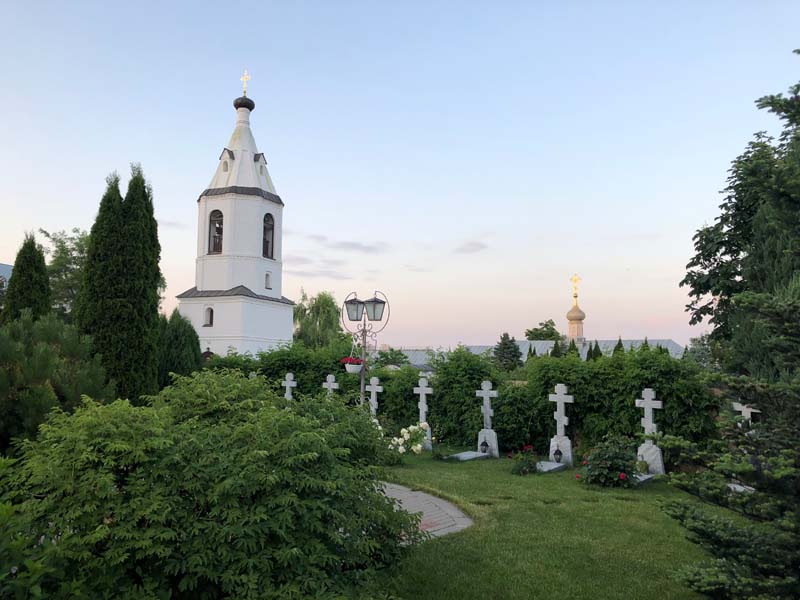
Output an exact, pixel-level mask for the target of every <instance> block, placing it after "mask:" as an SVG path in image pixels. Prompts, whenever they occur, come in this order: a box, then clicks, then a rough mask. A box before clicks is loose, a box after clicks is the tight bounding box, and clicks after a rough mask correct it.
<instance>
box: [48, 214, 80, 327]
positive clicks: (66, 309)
mask: <svg viewBox="0 0 800 600" xmlns="http://www.w3.org/2000/svg"><path fill="white" fill-rule="evenodd" d="M39 233H41V234H42V235H43V236H44V237H45V238H46V239H47V241H48V242H49V243H50V248H49V250H48V253H49V254H50V263H49V264H48V265H47V275H48V276H49V278H50V289H51V290H52V296H53V298H52V300H53V310H55V312H56V313H57V314H59V315H61V316H62V317H63V318H65V319H66V320H68V321H69V320H71V312H72V309H73V307H74V305H75V300H76V298H77V297H78V294H79V292H80V286H81V282H82V281H83V269H84V266H85V265H86V252H87V250H88V246H89V233H88V232H86V231H83V230H82V229H78V228H74V229H72V231H71V232H69V233H67V232H66V231H57V232H54V233H49V232H48V231H45V230H44V229H40V230H39Z"/></svg>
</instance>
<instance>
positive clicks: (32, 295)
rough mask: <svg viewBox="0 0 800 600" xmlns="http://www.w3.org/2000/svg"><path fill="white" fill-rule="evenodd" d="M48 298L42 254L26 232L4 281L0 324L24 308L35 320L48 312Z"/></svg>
mask: <svg viewBox="0 0 800 600" xmlns="http://www.w3.org/2000/svg"><path fill="white" fill-rule="evenodd" d="M50 297H51V295H50V282H49V281H48V279H47V266H46V265H45V262H44V253H43V252H42V249H41V247H40V246H39V245H38V244H37V243H36V239H35V238H34V237H33V234H28V235H26V236H25V241H23V242H22V246H21V247H20V249H19V252H18V253H17V258H16V259H15V260H14V276H13V277H12V278H11V279H10V281H9V282H8V290H7V291H6V296H5V302H4V304H3V312H2V313H0V323H8V322H10V321H13V320H14V319H17V318H19V316H20V313H21V312H22V311H23V310H24V309H29V310H30V311H31V315H32V316H33V318H34V319H38V318H39V317H41V316H42V315H45V314H47V313H49V312H50Z"/></svg>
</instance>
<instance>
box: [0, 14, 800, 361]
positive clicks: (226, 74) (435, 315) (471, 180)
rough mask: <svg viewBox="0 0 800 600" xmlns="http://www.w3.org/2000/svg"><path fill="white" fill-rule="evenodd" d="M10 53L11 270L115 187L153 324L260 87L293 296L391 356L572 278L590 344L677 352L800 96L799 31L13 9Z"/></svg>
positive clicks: (658, 23) (791, 26) (764, 21)
mask: <svg viewBox="0 0 800 600" xmlns="http://www.w3.org/2000/svg"><path fill="white" fill-rule="evenodd" d="M2 14H3V19H2V20H3V23H4V26H3V35H2V36H0V70H1V71H0V72H2V74H3V78H2V84H0V133H1V137H0V139H2V143H0V165H2V167H0V173H1V174H2V180H3V183H4V185H3V188H2V192H0V198H1V199H2V208H3V215H4V219H3V221H4V227H3V234H2V236H0V262H7V263H8V262H13V259H14V255H15V253H16V251H17V249H18V247H19V245H20V243H21V241H22V238H23V235H24V233H25V232H26V231H30V230H36V229H38V228H44V229H47V230H60V229H70V228H72V227H81V228H84V229H88V228H89V227H91V224H92V221H93V219H94V216H95V214H96V211H97V206H98V203H99V200H100V197H101V195H102V192H103V188H104V180H105V177H106V176H107V175H108V174H109V173H110V172H112V171H115V170H116V171H119V172H120V173H122V174H123V175H124V177H123V179H126V178H127V174H128V169H129V168H128V165H129V163H130V162H133V161H136V162H140V163H141V164H142V166H143V168H144V171H145V174H146V176H147V178H148V179H149V181H150V182H151V183H152V186H153V189H154V193H155V206H156V216H157V218H158V220H159V223H160V230H159V233H160V238H161V244H162V249H163V251H162V269H163V271H164V274H165V276H166V279H167V283H168V288H167V300H166V302H165V306H164V307H165V309H169V310H171V309H172V307H174V306H175V300H174V296H175V295H176V294H178V293H180V292H182V291H184V290H185V289H187V288H189V287H191V286H192V285H194V259H195V248H196V246H195V244H196V242H195V240H196V231H195V227H196V210H197V204H196V200H197V197H198V195H199V194H200V192H202V191H203V190H204V189H205V187H206V185H207V184H208V182H209V181H210V180H211V177H212V175H213V173H214V169H215V168H216V165H217V159H218V157H219V154H220V151H221V149H222V148H223V147H224V145H225V143H226V142H227V140H228V138H229V135H230V132H231V131H232V128H233V125H234V117H235V113H234V110H233V108H232V106H231V102H232V100H233V99H234V98H235V97H236V96H238V95H240V91H241V87H240V83H239V77H240V75H241V72H242V70H243V69H245V68H247V69H248V70H249V71H250V73H251V74H252V80H251V81H250V85H249V90H248V92H249V93H248V95H249V96H251V97H252V98H253V99H254V100H255V101H256V105H257V106H256V110H255V112H254V113H253V117H252V123H253V130H254V133H255V136H256V141H257V143H258V145H259V150H261V151H262V152H264V153H266V156H267V159H268V161H269V168H270V172H271V175H272V178H273V180H274V182H275V185H276V188H277V190H278V193H279V194H280V195H281V197H282V198H283V199H284V201H285V203H286V208H285V213H284V214H285V223H286V228H287V229H286V233H285V236H284V237H285V239H284V255H285V261H284V262H285V265H284V268H285V278H284V294H285V295H287V296H288V297H290V298H294V299H297V298H298V297H299V295H300V289H301V288H304V289H305V290H306V291H307V292H308V293H309V294H314V293H316V292H318V291H319V290H330V291H332V292H334V294H335V295H336V297H337V298H338V299H339V300H341V299H343V298H344V296H345V295H346V294H347V293H348V292H349V291H351V290H356V291H358V292H359V293H360V294H361V295H362V296H365V295H367V294H370V293H371V292H372V290H374V289H376V288H377V289H380V290H382V291H383V292H385V293H386V294H387V296H388V297H389V299H390V301H391V309H392V318H391V322H390V324H389V326H388V327H387V329H386V330H385V332H384V333H383V334H382V336H381V339H380V341H381V342H383V343H390V344H393V345H402V346H406V347H409V346H426V345H433V346H439V345H443V346H448V345H452V344H455V343H457V342H464V343H468V344H491V343H494V342H495V341H496V340H497V338H498V337H499V335H500V334H501V333H502V332H504V331H507V332H509V333H511V334H512V335H515V336H517V337H518V338H519V337H523V335H524V330H525V329H526V328H527V327H530V326H533V325H536V323H538V322H539V321H542V320H544V319H547V318H553V319H555V320H556V322H557V324H558V326H559V328H560V329H561V330H562V331H566V319H565V316H564V315H565V313H566V311H567V310H568V309H569V308H570V305H571V284H570V281H569V278H570V276H571V275H572V273H573V272H577V273H578V274H579V275H580V276H581V277H582V278H583V283H582V284H581V288H580V294H581V296H580V298H581V299H580V303H581V307H582V308H583V309H584V310H585V311H586V313H587V318H586V322H585V334H586V336H587V337H588V338H590V339H594V338H599V339H603V338H616V337H617V336H618V335H621V336H623V337H644V336H649V337H650V338H672V339H674V340H676V341H678V342H679V343H686V342H687V341H688V339H689V337H691V336H695V335H697V334H699V333H701V332H702V331H703V328H702V327H701V328H690V327H689V326H688V319H687V316H686V314H685V313H684V305H685V303H686V300H687V298H686V291H685V289H681V288H679V287H678V282H679V281H680V279H681V278H682V276H683V274H684V271H685V265H686V262H687V260H688V259H689V257H690V256H691V254H692V242H691V237H692V234H693V233H694V231H695V230H696V229H697V228H698V227H699V226H701V225H702V224H703V223H704V222H710V221H711V220H713V218H714V217H715V215H716V214H717V205H718V204H719V202H720V196H719V194H718V191H719V190H720V189H721V188H722V187H724V183H725V178H726V171H727V168H728V166H729V163H730V161H731V159H733V158H734V157H735V156H736V155H737V154H739V153H740V152H741V151H742V149H743V148H744V146H745V144H746V143H747V142H748V140H749V139H750V137H751V135H752V134H753V133H754V132H756V131H759V130H768V131H775V129H776V123H775V120H774V119H773V118H772V117H770V116H769V115H767V114H765V113H761V112H759V111H757V110H756V109H755V106H754V104H753V101H754V100H755V99H756V98H758V97H759V96H762V95H764V94H766V93H773V92H783V91H785V90H786V89H787V88H788V86H789V85H790V84H792V83H794V82H795V81H797V80H798V78H799V77H798V75H799V74H800V60H798V58H797V57H796V56H794V55H793V54H792V53H791V51H792V49H794V48H796V47H798V46H800V39H799V38H798V35H797V24H798V23H800V3H798V2H794V1H789V0H786V1H784V2H732V1H725V2H721V1H720V2H710V1H709V2H688V1H686V2H638V1H636V2H633V1H631V2H613V3H612V2H607V3H600V2H569V3H562V2H533V1H526V2H510V1H509V2H502V1H501V2H483V1H476V2H466V1H464V0H460V1H453V2H441V1H433V2H431V1H408V2H368V1H366V0H365V1H363V2H323V1H321V0H320V1H317V2H311V1H305V2H242V3H236V2H225V3H221V2H201V1H197V0H195V1H193V2H184V3H178V2H163V1H160V2H152V3H151V2H136V3H131V2H128V3H122V2H119V3H111V2H83V1H82V2H71V3H67V2H36V3H30V2H27V3H26V2H16V3H11V2H7V3H4V6H3V10H2Z"/></svg>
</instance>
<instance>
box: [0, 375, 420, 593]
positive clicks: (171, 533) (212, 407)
mask: <svg viewBox="0 0 800 600" xmlns="http://www.w3.org/2000/svg"><path fill="white" fill-rule="evenodd" d="M386 445H387V442H386V441H385V440H384V439H383V438H382V437H381V435H380V433H379V432H378V431H377V429H376V428H375V427H374V425H373V424H372V422H371V420H370V418H369V415H368V413H367V412H365V411H364V410H362V409H358V408H349V407H346V406H345V405H344V404H343V403H342V402H341V401H339V400H337V399H336V398H333V399H328V400H323V399H322V398H321V397H317V398H306V397H298V398H296V399H295V400H293V401H287V400H285V399H284V398H283V397H282V396H280V395H278V394H276V393H274V392H273V391H271V390H270V389H269V387H268V386H266V385H265V384H264V381H263V380H262V379H260V378H255V379H249V378H247V377H245V376H244V375H242V374H238V373H235V372H219V373H212V372H209V371H205V372H201V373H197V374H195V375H193V376H192V377H189V378H181V379H178V381H177V382H176V384H175V385H173V386H171V387H169V388H166V389H165V390H163V391H162V392H161V393H160V394H159V395H158V396H157V397H155V398H154V399H153V400H152V403H151V404H150V405H147V406H139V407H136V406H132V405H131V404H130V403H129V402H128V401H123V400H119V401H116V402H114V403H112V404H109V405H105V406H103V405H100V404H97V403H95V402H93V401H90V400H88V401H87V402H86V403H85V404H84V405H83V406H82V407H80V408H79V409H77V410H76V411H75V414H74V415H68V414H66V413H62V412H57V413H56V414H55V415H54V416H53V417H52V419H51V421H50V422H49V423H48V424H47V425H46V426H44V427H43V428H42V432H41V434H40V436H39V438H38V439H37V440H36V441H29V442H26V443H25V444H24V445H23V446H22V448H21V457H20V459H19V461H18V462H17V463H16V464H13V465H5V467H6V468H5V469H3V470H0V489H3V490H5V494H4V498H3V500H4V503H3V504H0V507H2V510H0V535H2V537H3V540H4V543H3V544H2V545H0V572H2V573H4V574H6V575H4V576H3V577H2V578H0V595H2V596H3V597H24V595H25V594H28V593H30V590H31V589H32V588H33V587H34V586H36V588H37V589H38V590H39V595H40V596H42V597H47V598H54V599H61V598H64V599H66V598H76V597H88V598H112V597H113V598H152V599H156V598H168V597H170V598H186V599H188V598H209V599H215V598H274V599H278V598H280V599H287V600H291V599H293V598H295V599H300V598H312V597H313V598H330V599H333V598H340V597H343V595H344V592H345V591H346V590H348V589H352V588H353V587H356V586H358V585H359V584H363V583H364V582H367V581H369V579H370V577H371V575H372V574H373V573H374V572H375V570H376V569H377V568H380V567H383V566H387V565H390V564H393V563H394V562H396V561H397V560H399V558H400V557H401V556H402V555H403V554H404V553H405V552H406V551H407V550H408V548H409V547H410V544H413V543H414V542H416V541H418V540H419V539H420V534H419V532H418V517H412V516H410V515H409V514H408V513H405V512H402V511H396V510H395V505H394V502H393V501H392V500H390V499H388V498H387V497H386V496H385V495H384V494H383V493H382V491H381V485H380V482H379V481H378V479H377V478H376V473H375V471H374V469H373V468H372V467H371V466H370V465H373V464H375V461H376V459H379V458H380V457H381V456H383V455H386V454H388V450H387V449H386ZM8 574H10V575H8Z"/></svg>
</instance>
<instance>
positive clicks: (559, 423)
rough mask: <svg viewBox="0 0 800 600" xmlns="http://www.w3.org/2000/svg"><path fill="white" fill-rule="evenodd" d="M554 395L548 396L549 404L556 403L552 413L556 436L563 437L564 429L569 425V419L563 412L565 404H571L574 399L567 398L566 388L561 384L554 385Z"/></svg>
mask: <svg viewBox="0 0 800 600" xmlns="http://www.w3.org/2000/svg"><path fill="white" fill-rule="evenodd" d="M555 391H556V393H555V394H550V395H549V396H548V398H549V400H550V402H555V403H556V412H554V413H553V418H554V419H555V420H556V428H557V431H556V435H557V436H558V437H564V436H565V433H564V427H566V426H567V425H569V417H568V416H567V414H566V412H565V406H564V405H565V404H572V403H573V402H575V399H574V398H573V397H572V396H567V386H565V385H564V384H563V383H559V384H557V385H556V390H555Z"/></svg>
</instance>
